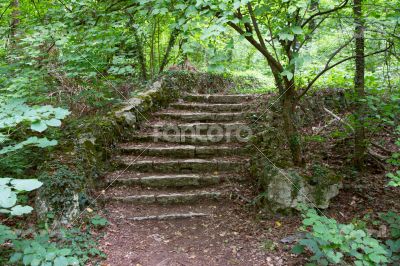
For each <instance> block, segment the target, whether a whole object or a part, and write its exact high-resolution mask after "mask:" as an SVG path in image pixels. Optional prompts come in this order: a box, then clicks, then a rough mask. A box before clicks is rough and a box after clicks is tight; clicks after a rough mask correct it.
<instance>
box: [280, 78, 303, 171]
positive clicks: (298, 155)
mask: <svg viewBox="0 0 400 266" xmlns="http://www.w3.org/2000/svg"><path fill="white" fill-rule="evenodd" d="M294 85H295V84H294V80H293V79H292V80H291V81H290V82H289V83H288V84H286V86H285V92H284V93H283V95H282V100H281V105H282V118H283V127H284V130H285V134H286V138H287V140H288V143H289V148H290V152H291V154H292V161H293V164H294V165H295V166H302V165H304V159H303V154H302V148H301V139H300V134H299V132H298V129H297V127H296V114H295V112H296V93H295V89H294Z"/></svg>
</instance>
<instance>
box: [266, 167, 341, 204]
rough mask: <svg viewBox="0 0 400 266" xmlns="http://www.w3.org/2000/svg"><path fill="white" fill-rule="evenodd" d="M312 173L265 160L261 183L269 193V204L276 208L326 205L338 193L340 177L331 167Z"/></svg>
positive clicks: (267, 200) (267, 195) (267, 202)
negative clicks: (282, 166) (309, 174)
mask: <svg viewBox="0 0 400 266" xmlns="http://www.w3.org/2000/svg"><path fill="white" fill-rule="evenodd" d="M322 169H323V171H320V172H317V174H315V175H312V176H307V175H304V174H302V172H304V170H303V169H297V168H289V169H281V168H277V167H276V166H274V165H272V164H270V163H269V162H265V163H264V171H263V172H262V175H261V176H259V184H260V186H261V187H262V188H263V190H264V191H265V194H266V204H267V207H268V208H269V209H270V210H271V211H273V212H287V211H290V210H291V209H299V208H300V206H301V205H304V204H306V205H310V206H313V207H317V208H321V209H325V208H328V207H329V202H330V200H331V199H332V198H333V197H335V196H336V195H337V194H338V193H339V189H340V188H341V186H342V183H341V178H340V177H338V176H337V175H336V174H335V172H333V171H332V170H330V169H328V168H322Z"/></svg>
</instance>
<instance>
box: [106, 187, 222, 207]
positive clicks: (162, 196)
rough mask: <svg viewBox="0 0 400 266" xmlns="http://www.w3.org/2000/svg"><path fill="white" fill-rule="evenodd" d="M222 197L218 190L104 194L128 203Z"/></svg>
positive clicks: (174, 201)
mask: <svg viewBox="0 0 400 266" xmlns="http://www.w3.org/2000/svg"><path fill="white" fill-rule="evenodd" d="M221 198H223V193H221V192H218V191H205V190H203V191H199V190H194V191H185V192H169V193H168V192H159V191H148V192H147V193H146V194H137V195H119V196H116V195H115V196H114V195H111V196H108V195H107V194H106V195H104V197H103V199H104V200H105V201H117V202H123V203H130V204H154V203H157V204H182V203H192V202H198V201H204V200H207V201H208V200H218V199H221Z"/></svg>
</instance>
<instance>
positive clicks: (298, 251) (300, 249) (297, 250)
mask: <svg viewBox="0 0 400 266" xmlns="http://www.w3.org/2000/svg"><path fill="white" fill-rule="evenodd" d="M303 252H304V246H302V245H300V244H297V245H295V246H294V247H293V248H292V253H294V254H296V255H299V254H301V253H303Z"/></svg>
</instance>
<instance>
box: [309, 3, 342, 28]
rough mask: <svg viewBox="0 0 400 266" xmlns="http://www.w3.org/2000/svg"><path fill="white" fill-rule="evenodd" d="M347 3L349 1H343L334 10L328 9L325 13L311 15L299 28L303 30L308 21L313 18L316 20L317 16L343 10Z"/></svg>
mask: <svg viewBox="0 0 400 266" xmlns="http://www.w3.org/2000/svg"><path fill="white" fill-rule="evenodd" d="M348 2H349V0H345V1H344V2H343V3H341V4H340V5H339V6H337V7H335V8H332V9H329V10H326V11H320V12H317V13H315V14H313V15H311V16H310V17H309V18H308V19H306V21H304V22H303V24H301V27H302V28H303V27H304V26H305V25H307V24H308V23H310V21H312V20H313V19H314V18H316V17H318V16H322V15H326V14H330V13H333V12H336V11H338V10H340V9H342V8H344V7H345V6H346V5H347V3H348Z"/></svg>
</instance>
